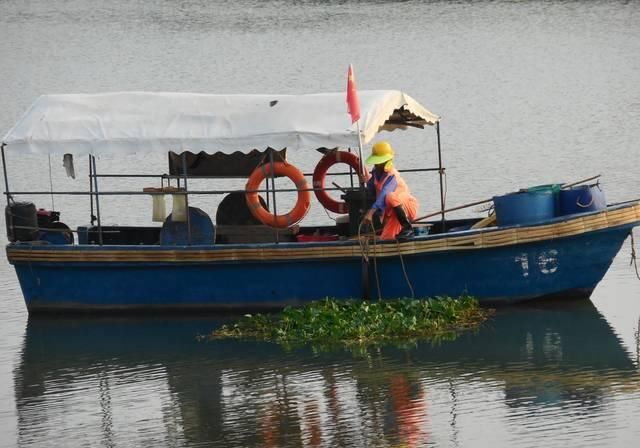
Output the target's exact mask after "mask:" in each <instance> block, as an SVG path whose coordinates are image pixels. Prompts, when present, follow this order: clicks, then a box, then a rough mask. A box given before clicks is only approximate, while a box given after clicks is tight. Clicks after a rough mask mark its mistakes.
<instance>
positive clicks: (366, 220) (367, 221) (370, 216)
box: [362, 209, 375, 223]
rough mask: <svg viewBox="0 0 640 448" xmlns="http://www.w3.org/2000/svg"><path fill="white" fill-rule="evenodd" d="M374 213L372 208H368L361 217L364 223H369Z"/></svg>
mask: <svg viewBox="0 0 640 448" xmlns="http://www.w3.org/2000/svg"><path fill="white" fill-rule="evenodd" d="M374 213H375V210H374V209H371V210H369V211H368V212H367V213H366V214H365V215H364V217H363V218H362V220H363V221H364V222H366V223H371V222H372V221H373V214H374Z"/></svg>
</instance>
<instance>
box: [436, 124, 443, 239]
mask: <svg viewBox="0 0 640 448" xmlns="http://www.w3.org/2000/svg"><path fill="white" fill-rule="evenodd" d="M436 136H437V139H438V175H439V177H440V214H441V215H442V232H443V233H444V226H445V217H444V212H445V204H444V168H443V167H442V147H441V145H440V121H436Z"/></svg>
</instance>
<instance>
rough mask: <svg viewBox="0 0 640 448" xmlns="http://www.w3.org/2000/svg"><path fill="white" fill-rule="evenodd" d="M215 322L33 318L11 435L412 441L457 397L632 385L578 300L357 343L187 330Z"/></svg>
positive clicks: (596, 397) (515, 401)
mask: <svg viewBox="0 0 640 448" xmlns="http://www.w3.org/2000/svg"><path fill="white" fill-rule="evenodd" d="M219 324H220V321H216V320H212V319H192V318H189V319H187V318H176V319H162V318H155V319H149V318H146V319H123V318H100V319H86V318H83V319H77V318H76V319H52V318H31V319H30V320H29V322H28V326H27V331H26V335H25V341H24V348H23V351H22V356H21V360H20V363H19V365H18V367H17V369H16V371H15V394H16V405H17V413H18V422H19V438H20V440H19V441H20V442H22V443H25V444H26V443H34V442H39V443H45V442H46V443H49V444H56V442H61V441H63V440H66V441H67V442H69V440H72V441H74V442H75V443H82V442H86V441H91V443H94V444H95V442H96V441H98V440H101V441H102V444H106V445H108V446H112V445H114V444H118V442H126V443H125V444H134V445H136V444H143V443H156V444H163V445H182V444H198V443H204V442H210V443H213V444H216V443H218V444H220V445H224V446H285V445H286V446H288V445H296V446H297V445H302V446H328V445H339V446H341V445H346V444H349V445H352V446H369V445H372V444H375V445H376V446H395V445H398V444H400V445H402V446H422V445H424V444H425V443H427V442H429V441H431V440H432V439H434V438H435V440H436V441H437V440H439V439H441V438H442V437H447V438H449V439H451V438H452V437H454V436H455V434H456V433H457V432H458V431H459V430H460V429H461V427H462V428H463V427H464V425H465V424H466V423H465V418H466V417H465V415H464V411H460V409H464V408H469V407H470V406H472V407H476V406H485V405H486V406H487V407H489V408H492V409H498V408H499V409H500V412H502V413H503V414H504V415H505V416H504V418H505V419H507V420H508V419H510V418H511V417H510V410H513V411H515V412H513V413H512V414H513V415H520V414H521V412H520V411H521V410H523V409H524V410H525V411H526V410H528V409H531V410H544V409H545V408H549V407H554V406H556V405H557V406H560V407H561V408H562V409H563V412H565V413H582V412H589V413H595V414H598V413H601V412H604V410H605V408H606V407H607V406H608V401H607V399H606V398H607V396H608V395H610V394H611V393H612V391H613V390H615V391H617V392H616V393H620V391H622V393H624V391H628V392H632V393H636V392H638V391H639V390H640V375H639V373H638V370H637V366H635V365H634V363H633V362H632V361H631V359H630V357H629V355H628V354H627V352H626V351H625V349H624V348H623V347H622V345H621V343H620V341H619V340H618V338H617V337H616V336H615V334H614V332H613V331H612V329H611V328H610V327H609V325H608V324H607V322H606V321H605V320H604V319H603V317H602V316H601V315H600V314H599V312H598V311H597V310H596V309H595V308H594V306H593V305H592V304H591V302H589V301H581V302H576V303H570V304H567V305H563V306H562V307H560V308H557V307H551V306H550V305H549V304H545V305H544V308H535V307H530V306H529V307H517V308H510V309H505V310H501V311H499V312H498V314H497V315H496V316H495V318H493V319H492V320H491V321H490V322H488V323H486V324H485V325H484V326H483V327H482V328H481V329H480V330H479V331H477V332H475V333H465V334H462V335H460V336H459V337H457V338H456V339H455V340H453V341H445V342H441V343H438V344H433V343H427V342H419V343H417V344H415V345H414V346H411V347H409V348H397V347H382V348H376V349H369V350H366V351H365V352H363V353H357V354H354V353H351V352H347V351H332V352H318V351H317V350H314V349H313V348H310V347H307V348H304V349H296V350H292V351H286V350H284V349H283V348H281V347H279V346H277V345H274V344H266V343H257V342H237V341H212V342H201V341H198V340H196V335H198V334H205V333H207V332H208V331H209V330H210V329H211V328H212V327H213V326H215V325H219ZM442 422H445V423H447V424H446V425H441V424H440V423H442ZM444 432H446V433H447V434H446V435H443V433H444Z"/></svg>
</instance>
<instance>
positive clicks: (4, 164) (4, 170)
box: [0, 143, 13, 205]
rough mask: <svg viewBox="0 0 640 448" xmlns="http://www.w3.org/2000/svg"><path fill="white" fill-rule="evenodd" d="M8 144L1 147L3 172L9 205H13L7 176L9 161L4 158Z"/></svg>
mask: <svg viewBox="0 0 640 448" xmlns="http://www.w3.org/2000/svg"><path fill="white" fill-rule="evenodd" d="M5 146H7V145H6V144H5V143H3V144H2V146H1V147H0V148H1V149H2V172H3V173H4V190H5V194H6V195H7V205H11V201H13V197H12V196H11V193H10V192H9V178H8V177H7V161H6V160H5V158H4V147H5Z"/></svg>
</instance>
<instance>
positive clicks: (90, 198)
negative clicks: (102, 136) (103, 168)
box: [89, 156, 96, 226]
mask: <svg viewBox="0 0 640 448" xmlns="http://www.w3.org/2000/svg"><path fill="white" fill-rule="evenodd" d="M91 162H92V161H91V156H89V191H90V192H91V195H90V196H89V201H90V203H91V214H90V215H89V220H90V221H91V225H92V226H93V224H94V223H95V222H96V217H95V215H94V214H93V178H92V176H93V164H92V163H91Z"/></svg>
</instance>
